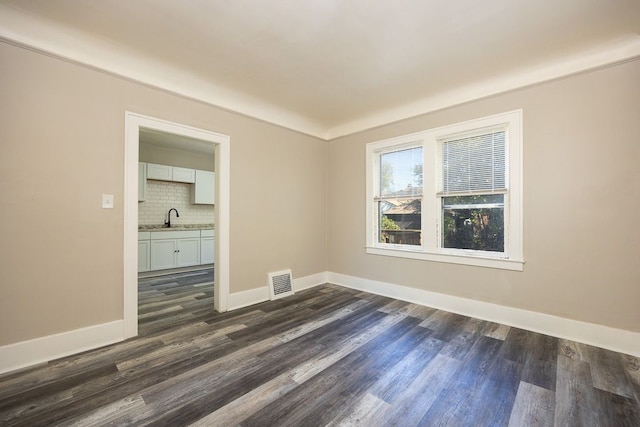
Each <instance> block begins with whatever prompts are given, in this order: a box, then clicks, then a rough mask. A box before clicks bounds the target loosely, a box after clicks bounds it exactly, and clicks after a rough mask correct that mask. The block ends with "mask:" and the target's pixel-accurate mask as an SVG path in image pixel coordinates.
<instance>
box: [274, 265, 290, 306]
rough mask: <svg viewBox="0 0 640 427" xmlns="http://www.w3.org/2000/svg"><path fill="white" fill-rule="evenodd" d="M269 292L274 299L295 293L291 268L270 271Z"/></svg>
mask: <svg viewBox="0 0 640 427" xmlns="http://www.w3.org/2000/svg"><path fill="white" fill-rule="evenodd" d="M269 292H270V293H271V299H272V300H274V299H277V298H282V297H286V296H289V295H293V280H292V278H291V270H283V271H276V272H275V273H269Z"/></svg>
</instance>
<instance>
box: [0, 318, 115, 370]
mask: <svg viewBox="0 0 640 427" xmlns="http://www.w3.org/2000/svg"><path fill="white" fill-rule="evenodd" d="M123 328H124V323H123V321H122V320H116V321H113V322H109V323H103V324H100V325H94V326H89V327H86V328H81V329H75V330H73V331H68V332H62V333H59V334H54V335H48V336H46V337H41V338H35V339H32V340H28V341H22V342H18V343H15V344H9V345H5V346H2V347H0V374H2V373H5V372H10V371H15V370H17V369H22V368H26V367H28V366H32V365H37V364H39V363H45V362H48V361H50V360H55V359H58V358H60V357H65V356H69V355H72V354H76V353H80V352H83V351H86V350H92V349H94V348H98V347H102V346H105V345H108V344H113V343H116V342H120V341H123V340H124V329H123Z"/></svg>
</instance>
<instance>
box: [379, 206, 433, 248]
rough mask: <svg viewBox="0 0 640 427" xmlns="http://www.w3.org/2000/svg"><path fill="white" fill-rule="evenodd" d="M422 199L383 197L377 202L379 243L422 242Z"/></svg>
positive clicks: (409, 243) (415, 243)
mask: <svg viewBox="0 0 640 427" xmlns="http://www.w3.org/2000/svg"><path fill="white" fill-rule="evenodd" d="M421 210H422V199H421V198H419V197H415V198H403V199H385V200H381V201H379V202H378V229H379V230H380V233H379V236H380V237H379V241H380V243H393V244H397V245H418V246H419V245H421V244H422V215H421V213H422V212H421Z"/></svg>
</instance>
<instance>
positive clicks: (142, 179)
mask: <svg viewBox="0 0 640 427" xmlns="http://www.w3.org/2000/svg"><path fill="white" fill-rule="evenodd" d="M146 192H147V164H146V163H138V201H139V202H144V201H145V200H146Z"/></svg>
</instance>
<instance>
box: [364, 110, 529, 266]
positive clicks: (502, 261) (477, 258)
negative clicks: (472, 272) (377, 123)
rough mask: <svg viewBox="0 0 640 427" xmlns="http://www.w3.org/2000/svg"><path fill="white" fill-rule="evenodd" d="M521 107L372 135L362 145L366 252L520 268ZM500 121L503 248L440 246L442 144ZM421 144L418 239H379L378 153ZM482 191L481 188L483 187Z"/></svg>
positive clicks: (473, 264)
mask: <svg viewBox="0 0 640 427" xmlns="http://www.w3.org/2000/svg"><path fill="white" fill-rule="evenodd" d="M522 115H523V113H522V110H514V111H509V112H505V113H500V114H495V115H492V116H487V117H482V118H478V119H473V120H468V121H465V122H461V123H456V124H453V125H448V126H442V127H438V128H434V129H429V130H425V131H421V132H416V133H412V134H407V135H402V136H398V137H394V138H389V139H384V140H381V141H375V142H371V143H369V144H367V146H366V174H367V178H366V192H367V202H366V205H367V211H366V221H365V222H366V253H367V254H372V255H383V256H391V257H401V258H410V259H418V260H426V261H436V262H446V263H454V264H463V265H472V266H480V267H489V268H498V269H506V270H515V271H522V270H523V267H524V259H523V241H522V235H523V221H522V218H523V216H522V190H523V179H522V176H523V159H522V143H523V132H522ZM499 126H504V127H505V131H506V146H505V151H506V153H505V168H506V174H505V181H506V188H507V189H506V191H504V192H503V194H504V195H505V198H504V252H495V253H492V252H490V251H478V250H472V249H457V248H444V247H443V243H442V234H441V233H442V230H443V224H442V201H443V198H444V197H446V195H445V196H443V195H442V194H439V192H440V191H441V182H440V181H441V173H442V171H441V169H440V168H441V165H442V162H441V157H440V156H441V144H442V142H441V141H442V140H444V139H446V138H450V137H452V136H456V135H462V136H464V135H467V134H473V133H474V132H477V131H479V130H482V129H489V128H492V127H493V128H495V127H499ZM418 145H422V151H423V156H424V158H423V179H422V182H423V187H422V191H423V192H422V209H421V215H422V218H421V224H422V230H421V236H422V244H421V245H398V244H390V243H383V242H380V241H379V240H378V235H379V233H380V230H379V229H378V228H379V224H378V214H377V203H376V201H375V198H376V197H377V195H378V194H379V185H380V182H379V177H380V174H379V173H380V171H379V163H380V162H379V158H380V155H381V154H384V153H387V152H392V151H397V150H399V149H403V148H407V147H412V146H413V147H415V146H418ZM483 194H486V193H483Z"/></svg>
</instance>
